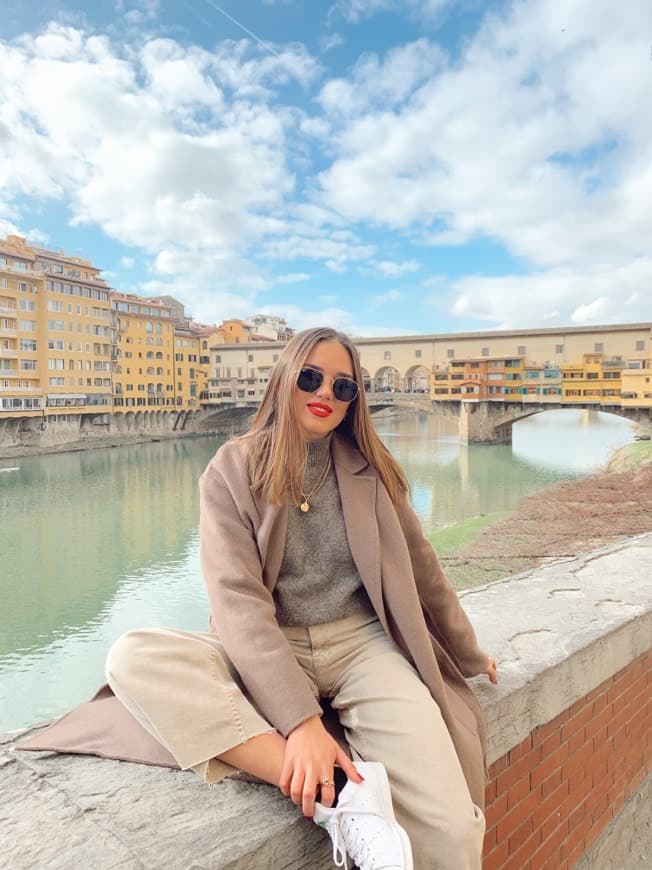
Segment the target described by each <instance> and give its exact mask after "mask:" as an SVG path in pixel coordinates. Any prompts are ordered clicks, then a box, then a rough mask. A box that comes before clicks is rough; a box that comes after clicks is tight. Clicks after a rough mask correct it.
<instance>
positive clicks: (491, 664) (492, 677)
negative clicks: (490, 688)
mask: <svg viewBox="0 0 652 870" xmlns="http://www.w3.org/2000/svg"><path fill="white" fill-rule="evenodd" d="M484 673H485V674H486V675H487V676H488V677H489V682H490V683H493V684H494V685H495V684H496V683H497V682H498V673H497V668H496V659H495V658H492V656H489V658H488V659H487V669H486V670H485V671H484Z"/></svg>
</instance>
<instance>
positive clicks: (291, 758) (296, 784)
mask: <svg viewBox="0 0 652 870" xmlns="http://www.w3.org/2000/svg"><path fill="white" fill-rule="evenodd" d="M336 764H337V765H338V766H339V767H341V768H342V770H343V771H344V773H345V774H346V775H347V776H348V778H349V779H352V780H353V781H354V782H362V777H361V776H360V774H359V773H358V771H357V770H356V769H355V767H354V766H353V762H352V761H351V759H350V758H349V757H348V755H347V754H346V753H345V752H344V750H343V749H342V748H341V747H340V746H339V744H338V743H337V742H336V741H335V740H334V739H333V738H332V737H331V736H330V734H329V733H328V731H327V730H326V729H325V728H324V726H323V724H322V721H321V719H320V717H319V716H312V717H311V718H310V719H306V721H305V722H302V723H301V725H298V726H297V727H296V728H295V729H294V731H292V732H291V733H290V735H289V736H288V739H287V745H286V747H285V757H284V759H283V768H282V770H281V778H280V780H279V788H280V789H281V791H282V792H283V794H284V795H285V796H286V797H291V798H292V801H293V803H295V804H296V805H297V806H300V807H301V808H302V810H303V814H304V816H306V818H309V819H311V818H312V817H313V815H314V812H315V798H316V796H317V792H318V791H320V790H321V803H322V804H324V806H326V807H332V806H333V801H334V800H335V788H334V787H333V786H324V785H322V784H321V783H323V782H324V781H329V780H330V781H331V782H332V780H333V768H334V766H335V765H336Z"/></svg>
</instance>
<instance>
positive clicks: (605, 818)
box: [591, 807, 613, 833]
mask: <svg viewBox="0 0 652 870" xmlns="http://www.w3.org/2000/svg"><path fill="white" fill-rule="evenodd" d="M612 818H613V813H612V812H611V807H607V809H606V810H605V811H604V812H603V813H601V814H600V815H599V816H598V817H597V818H594V819H593V824H592V825H591V830H596V829H597V830H598V831H599V832H600V833H601V832H602V831H604V829H605V828H606V827H607V825H608V824H609V822H610V821H611V819H612Z"/></svg>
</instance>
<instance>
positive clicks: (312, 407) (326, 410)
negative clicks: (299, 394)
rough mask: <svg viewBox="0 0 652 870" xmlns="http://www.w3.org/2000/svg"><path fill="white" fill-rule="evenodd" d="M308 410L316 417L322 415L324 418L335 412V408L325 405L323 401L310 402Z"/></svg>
mask: <svg viewBox="0 0 652 870" xmlns="http://www.w3.org/2000/svg"><path fill="white" fill-rule="evenodd" d="M306 407H307V408H308V410H309V411H310V413H311V414H313V415H314V416H315V417H320V418H322V419H324V418H326V417H330V415H331V414H332V413H333V409H332V408H331V407H329V406H328V405H324V404H322V403H321V402H310V403H309V404H308V405H307V406H306Z"/></svg>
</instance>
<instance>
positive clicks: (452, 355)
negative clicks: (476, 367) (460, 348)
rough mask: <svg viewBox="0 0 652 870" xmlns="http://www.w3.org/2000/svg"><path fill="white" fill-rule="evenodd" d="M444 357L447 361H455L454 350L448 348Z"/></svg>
mask: <svg viewBox="0 0 652 870" xmlns="http://www.w3.org/2000/svg"><path fill="white" fill-rule="evenodd" d="M446 356H447V357H448V359H455V348H453V347H449V348H448V350H447V351H446Z"/></svg>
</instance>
